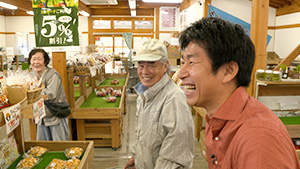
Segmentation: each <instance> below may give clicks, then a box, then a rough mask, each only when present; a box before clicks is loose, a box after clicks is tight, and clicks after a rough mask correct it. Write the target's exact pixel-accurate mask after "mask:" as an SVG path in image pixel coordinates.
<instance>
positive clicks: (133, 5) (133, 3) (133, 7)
mask: <svg viewBox="0 0 300 169" xmlns="http://www.w3.org/2000/svg"><path fill="white" fill-rule="evenodd" d="M128 3H129V7H130V9H135V8H136V2H135V0H128Z"/></svg>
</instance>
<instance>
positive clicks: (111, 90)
mask: <svg viewBox="0 0 300 169" xmlns="http://www.w3.org/2000/svg"><path fill="white" fill-rule="evenodd" d="M113 91H114V89H113V88H112V87H109V88H107V89H106V94H111V93H112V92H113Z"/></svg>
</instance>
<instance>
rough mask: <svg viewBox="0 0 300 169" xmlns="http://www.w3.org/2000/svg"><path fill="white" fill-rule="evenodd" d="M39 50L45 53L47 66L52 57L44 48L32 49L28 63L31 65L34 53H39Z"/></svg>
mask: <svg viewBox="0 0 300 169" xmlns="http://www.w3.org/2000/svg"><path fill="white" fill-rule="evenodd" d="M39 52H41V53H43V55H44V60H45V61H44V62H45V66H47V65H48V64H49V62H50V57H49V55H48V53H47V52H46V51H45V50H44V49H32V50H31V51H30V53H29V58H28V64H29V65H30V60H31V57H32V56H33V55H35V54H36V53H39Z"/></svg>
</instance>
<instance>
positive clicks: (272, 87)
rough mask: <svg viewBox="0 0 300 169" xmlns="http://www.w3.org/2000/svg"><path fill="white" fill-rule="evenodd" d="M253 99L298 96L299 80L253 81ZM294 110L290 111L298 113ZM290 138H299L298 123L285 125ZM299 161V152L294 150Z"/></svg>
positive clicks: (299, 92) (299, 129) (299, 125)
mask: <svg viewBox="0 0 300 169" xmlns="http://www.w3.org/2000/svg"><path fill="white" fill-rule="evenodd" d="M255 84H256V85H255V88H254V89H255V93H256V95H255V98H256V99H257V98H258V97H259V96H300V80H295V79H293V80H290V81H289V80H285V81H280V82H269V81H258V80H255ZM298 110H300V109H299V108H298V109H295V110H291V111H298ZM285 127H286V128H287V131H288V133H289V134H290V137H291V138H300V122H299V123H298V124H286V125H285ZM296 152H297V154H298V157H299V159H300V150H296Z"/></svg>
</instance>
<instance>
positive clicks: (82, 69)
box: [74, 65, 90, 75]
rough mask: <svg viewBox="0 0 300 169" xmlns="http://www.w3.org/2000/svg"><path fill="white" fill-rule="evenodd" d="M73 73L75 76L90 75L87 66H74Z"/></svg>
mask: <svg viewBox="0 0 300 169" xmlns="http://www.w3.org/2000/svg"><path fill="white" fill-rule="evenodd" d="M74 73H75V74H77V75H86V74H89V73H90V68H89V66H77V65H74Z"/></svg>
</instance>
